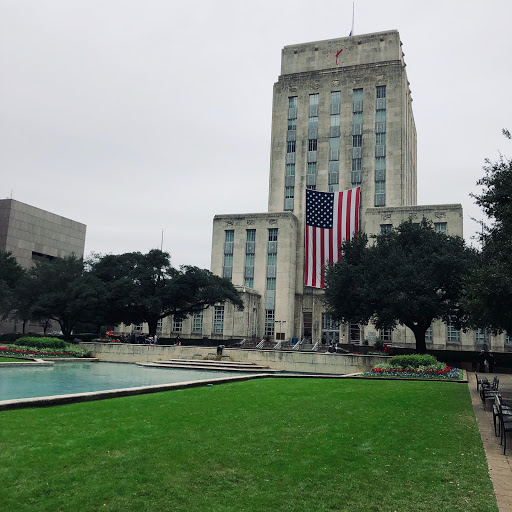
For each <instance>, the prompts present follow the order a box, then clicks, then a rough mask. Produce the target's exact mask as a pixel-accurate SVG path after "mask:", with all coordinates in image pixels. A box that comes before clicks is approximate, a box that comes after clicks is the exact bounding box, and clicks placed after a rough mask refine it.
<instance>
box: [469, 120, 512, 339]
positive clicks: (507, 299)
mask: <svg viewBox="0 0 512 512" xmlns="http://www.w3.org/2000/svg"><path fill="white" fill-rule="evenodd" d="M503 133H504V135H505V136H506V137H507V138H508V139H510V133H509V132H508V131H507V130H503ZM483 169H484V177H483V178H481V179H480V180H479V181H478V182H477V185H480V186H482V187H483V190H482V193H481V194H473V195H472V196H473V198H474V199H475V202H476V204H477V205H478V206H480V207H481V208H482V210H483V211H484V213H485V214H486V215H487V217H488V218H489V220H490V222H488V224H487V225H486V226H485V227H484V229H483V232H482V234H481V236H480V241H481V243H482V258H481V262H480V265H479V267H478V268H477V269H475V270H474V271H473V272H472V274H471V276H470V277H469V278H468V279H467V282H466V286H467V296H466V300H465V305H466V307H467V309H468V310H469V311H470V313H471V321H472V324H473V325H474V326H476V327H487V328H490V329H492V330H497V331H499V330H503V329H506V330H508V331H509V332H511V333H512V316H511V315H510V311H511V309H512V160H510V159H509V158H506V157H505V156H503V155H501V156H500V158H499V160H498V161H497V162H491V161H490V160H488V159H487V160H486V164H485V166H484V168H483Z"/></svg>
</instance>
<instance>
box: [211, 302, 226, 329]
mask: <svg viewBox="0 0 512 512" xmlns="http://www.w3.org/2000/svg"><path fill="white" fill-rule="evenodd" d="M223 331H224V306H215V309H214V311H213V333H214V334H222V333H223Z"/></svg>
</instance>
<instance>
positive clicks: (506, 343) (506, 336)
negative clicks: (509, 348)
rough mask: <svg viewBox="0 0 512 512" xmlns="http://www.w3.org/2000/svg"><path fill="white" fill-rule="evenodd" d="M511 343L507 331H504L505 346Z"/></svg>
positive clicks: (511, 338)
mask: <svg viewBox="0 0 512 512" xmlns="http://www.w3.org/2000/svg"><path fill="white" fill-rule="evenodd" d="M511 343H512V337H510V335H509V333H508V331H505V345H510V344H511Z"/></svg>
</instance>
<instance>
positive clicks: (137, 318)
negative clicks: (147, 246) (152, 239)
mask: <svg viewBox="0 0 512 512" xmlns="http://www.w3.org/2000/svg"><path fill="white" fill-rule="evenodd" d="M91 274H92V275H93V276H94V277H95V278H96V279H98V280H99V281H101V282H102V283H103V284H104V285H105V300H104V305H103V310H102V314H103V315H104V316H105V318H106V319H107V320H108V323H120V322H124V323H127V324H130V323H141V322H147V324H148V326H149V334H150V335H154V334H155V333H156V329H157V323H158V320H159V319H161V318H164V317H166V316H169V315H173V316H174V317H175V318H181V319H183V318H186V317H187V316H189V315H191V314H193V313H195V312H199V311H202V310H203V309H205V308H206V307H208V306H213V305H214V304H216V303H219V302H226V301H227V302H231V303H232V304H234V305H235V306H237V307H238V308H240V309H243V302H242V300H241V298H240V296H239V294H238V291H237V290H236V289H235V287H234V286H233V285H232V284H231V282H230V281H229V280H227V279H223V278H221V277H219V276H217V275H215V274H212V273H211V272H209V271H208V270H204V269H200V268H197V267H193V266H182V267H180V268H179V269H177V268H174V267H173V266H172V265H171V263H170V257H169V254H168V253H166V252H162V251H159V250H157V249H153V250H151V251H149V252H148V253H147V254H142V253H140V252H132V253H126V254H120V255H107V256H103V257H99V258H96V260H95V261H92V262H91Z"/></svg>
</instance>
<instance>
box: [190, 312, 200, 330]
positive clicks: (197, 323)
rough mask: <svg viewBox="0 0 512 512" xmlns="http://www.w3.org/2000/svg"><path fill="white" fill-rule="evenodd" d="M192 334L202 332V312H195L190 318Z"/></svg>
mask: <svg viewBox="0 0 512 512" xmlns="http://www.w3.org/2000/svg"><path fill="white" fill-rule="evenodd" d="M192 332H199V333H202V332H203V312H202V311H197V312H196V313H194V316H193V317H192Z"/></svg>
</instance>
